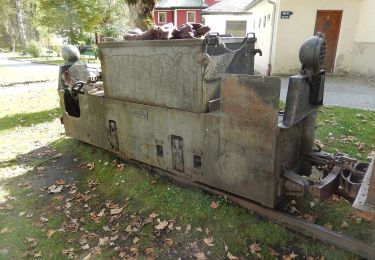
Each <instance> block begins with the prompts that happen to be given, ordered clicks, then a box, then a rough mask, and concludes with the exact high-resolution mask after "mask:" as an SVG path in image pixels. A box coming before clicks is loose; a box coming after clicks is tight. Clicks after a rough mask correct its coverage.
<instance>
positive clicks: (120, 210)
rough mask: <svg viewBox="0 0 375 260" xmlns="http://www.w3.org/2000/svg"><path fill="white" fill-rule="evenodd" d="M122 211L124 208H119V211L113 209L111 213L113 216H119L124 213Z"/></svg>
mask: <svg viewBox="0 0 375 260" xmlns="http://www.w3.org/2000/svg"><path fill="white" fill-rule="evenodd" d="M122 209H123V208H117V209H111V210H110V212H111V215H118V214H120V213H121V212H122Z"/></svg>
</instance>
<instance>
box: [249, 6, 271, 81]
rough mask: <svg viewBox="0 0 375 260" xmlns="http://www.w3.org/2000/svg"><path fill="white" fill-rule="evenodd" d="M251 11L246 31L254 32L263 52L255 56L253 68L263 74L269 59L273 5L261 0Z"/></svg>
mask: <svg viewBox="0 0 375 260" xmlns="http://www.w3.org/2000/svg"><path fill="white" fill-rule="evenodd" d="M251 12H252V16H251V17H250V19H249V25H250V26H249V28H248V31H249V32H254V33H255V35H256V37H257V43H258V46H259V48H260V49H261V50H262V52H263V55H262V56H259V55H256V56H255V67H254V68H255V70H256V71H257V72H259V73H261V74H263V75H265V74H266V72H267V68H268V64H269V61H270V48H271V42H272V41H271V35H272V20H273V17H272V14H273V5H271V4H269V3H268V2H267V1H263V2H261V3H259V4H258V5H256V6H255V7H254V8H252V9H251Z"/></svg>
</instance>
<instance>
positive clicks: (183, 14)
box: [175, 9, 202, 27]
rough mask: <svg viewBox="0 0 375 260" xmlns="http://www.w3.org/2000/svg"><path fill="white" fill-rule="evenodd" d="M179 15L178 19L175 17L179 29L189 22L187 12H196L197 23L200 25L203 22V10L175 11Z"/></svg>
mask: <svg viewBox="0 0 375 260" xmlns="http://www.w3.org/2000/svg"><path fill="white" fill-rule="evenodd" d="M175 12H176V13H177V19H176V17H175V25H176V26H177V27H178V26H180V25H181V24H184V23H186V22H187V12H195V22H196V23H200V22H201V20H202V15H201V10H200V9H199V10H192V9H189V10H186V9H176V11H175Z"/></svg>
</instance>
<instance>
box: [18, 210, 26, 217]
mask: <svg viewBox="0 0 375 260" xmlns="http://www.w3.org/2000/svg"><path fill="white" fill-rule="evenodd" d="M25 214H26V212H24V211H22V212H20V213H18V216H19V217H22V216H23V215H25Z"/></svg>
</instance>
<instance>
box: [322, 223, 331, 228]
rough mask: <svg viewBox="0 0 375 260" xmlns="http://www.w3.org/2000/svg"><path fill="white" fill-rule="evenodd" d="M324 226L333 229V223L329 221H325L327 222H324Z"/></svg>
mask: <svg viewBox="0 0 375 260" xmlns="http://www.w3.org/2000/svg"><path fill="white" fill-rule="evenodd" d="M324 227H325V228H328V229H332V227H333V226H332V225H331V224H329V223H325V224H324Z"/></svg>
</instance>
